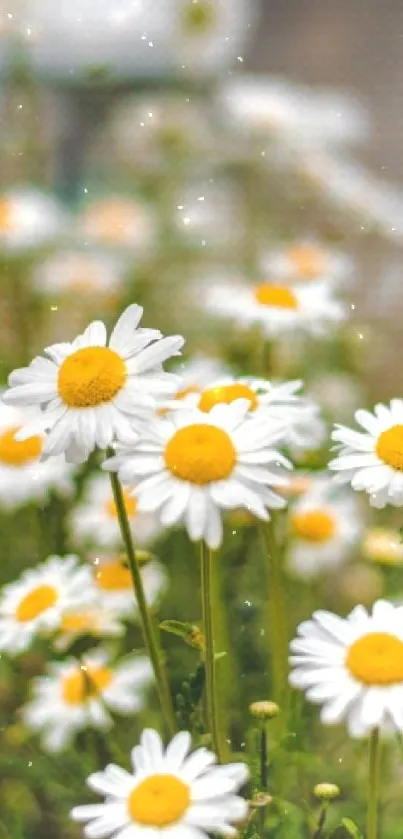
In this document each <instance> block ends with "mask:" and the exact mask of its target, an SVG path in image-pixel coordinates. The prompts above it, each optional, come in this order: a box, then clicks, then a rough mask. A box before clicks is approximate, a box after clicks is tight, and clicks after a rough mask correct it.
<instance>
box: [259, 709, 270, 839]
mask: <svg viewBox="0 0 403 839" xmlns="http://www.w3.org/2000/svg"><path fill="white" fill-rule="evenodd" d="M259 757H260V791H261V792H266V790H267V782H268V777H267V730H266V722H265V721H263V722H262V727H261V731H260V746H259ZM259 821H260V832H261V836H262V837H263V836H264V826H265V821H266V808H265V807H261V809H260V810H259Z"/></svg>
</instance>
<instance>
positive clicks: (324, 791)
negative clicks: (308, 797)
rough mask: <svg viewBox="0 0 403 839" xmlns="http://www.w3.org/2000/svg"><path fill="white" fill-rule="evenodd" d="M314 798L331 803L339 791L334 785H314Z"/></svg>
mask: <svg viewBox="0 0 403 839" xmlns="http://www.w3.org/2000/svg"><path fill="white" fill-rule="evenodd" d="M313 794H314V796H315V798H319V799H320V800H321V801H331V799H332V798H337V797H338V796H339V795H340V789H339V787H338V786H337V785H336V784H316V787H314V788H313Z"/></svg>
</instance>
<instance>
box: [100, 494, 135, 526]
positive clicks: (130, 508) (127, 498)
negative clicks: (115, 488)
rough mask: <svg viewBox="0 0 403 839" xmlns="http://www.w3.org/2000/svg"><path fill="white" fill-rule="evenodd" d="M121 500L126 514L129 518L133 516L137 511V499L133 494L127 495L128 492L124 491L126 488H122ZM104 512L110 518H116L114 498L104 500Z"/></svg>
mask: <svg viewBox="0 0 403 839" xmlns="http://www.w3.org/2000/svg"><path fill="white" fill-rule="evenodd" d="M123 501H124V505H125V508H126V513H127V515H128V516H129V518H133V516H135V515H136V512H137V501H136V499H135V497H134V495H129V493H128V492H126V490H123ZM106 512H107V514H108V516H110V517H111V518H112V519H117V517H118V513H117V509H116V504H115V499H114V498H113V497H111V498H109V499H108V501H107V502H106Z"/></svg>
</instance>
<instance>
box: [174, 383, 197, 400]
mask: <svg viewBox="0 0 403 839" xmlns="http://www.w3.org/2000/svg"><path fill="white" fill-rule="evenodd" d="M189 393H200V388H198V387H196V386H195V385H189V387H184V388H182V390H178V391H177V393H176V395H175V399H185V396H189Z"/></svg>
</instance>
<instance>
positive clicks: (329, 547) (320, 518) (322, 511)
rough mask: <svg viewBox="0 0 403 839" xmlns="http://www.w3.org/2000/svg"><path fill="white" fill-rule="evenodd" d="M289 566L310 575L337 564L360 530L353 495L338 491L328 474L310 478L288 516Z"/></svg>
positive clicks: (302, 574) (345, 555)
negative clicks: (289, 538) (306, 488)
mask: <svg viewBox="0 0 403 839" xmlns="http://www.w3.org/2000/svg"><path fill="white" fill-rule="evenodd" d="M289 530H290V536H291V540H290V543H289V555H288V560H289V565H290V568H291V569H292V570H293V571H294V572H295V573H296V574H298V575H299V576H301V577H305V578H309V577H311V576H314V575H315V574H317V573H320V572H321V571H323V570H326V569H328V568H333V567H334V566H337V565H340V564H341V563H342V562H343V561H344V560H345V559H346V558H347V556H348V554H349V552H350V551H351V548H352V547H353V545H354V544H355V543H356V542H357V540H358V539H359V537H360V534H361V531H362V521H361V520H360V515H359V511H358V510H357V504H356V501H355V498H354V497H352V496H350V495H345V494H340V490H339V492H337V488H336V487H335V485H334V482H333V481H332V480H331V479H330V478H329V477H327V476H320V477H316V478H312V484H311V487H310V488H309V489H308V491H307V492H306V493H304V494H303V495H302V496H300V498H299V500H298V501H297V502H296V503H295V504H294V505H293V507H292V509H291V510H290V515H289Z"/></svg>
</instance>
